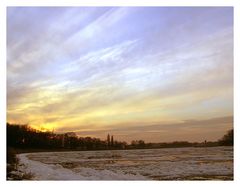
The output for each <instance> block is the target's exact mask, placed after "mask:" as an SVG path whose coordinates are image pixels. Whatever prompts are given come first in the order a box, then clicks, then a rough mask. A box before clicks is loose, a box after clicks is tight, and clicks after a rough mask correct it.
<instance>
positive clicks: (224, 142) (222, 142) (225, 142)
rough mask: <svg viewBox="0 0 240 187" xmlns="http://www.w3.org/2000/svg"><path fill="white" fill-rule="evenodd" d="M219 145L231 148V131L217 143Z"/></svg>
mask: <svg viewBox="0 0 240 187" xmlns="http://www.w3.org/2000/svg"><path fill="white" fill-rule="evenodd" d="M218 142H219V145H224V146H232V145H233V129H231V130H229V131H228V132H227V134H225V135H224V136H223V137H222V139H220V140H219V141H218Z"/></svg>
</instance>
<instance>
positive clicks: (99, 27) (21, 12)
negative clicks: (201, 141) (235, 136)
mask: <svg viewBox="0 0 240 187" xmlns="http://www.w3.org/2000/svg"><path fill="white" fill-rule="evenodd" d="M43 13H44V17H43V19H42V18H41V15H42V14H43ZM189 16H191V19H189ZM216 18H217V19H216ZM219 20H221V21H219ZM7 49H8V54H7V58H8V59H7V80H8V82H7V92H8V93H7V94H8V99H7V100H8V109H7V110H8V120H9V121H14V122H17V121H21V122H24V123H26V122H29V123H31V124H32V125H34V126H40V125H41V126H44V127H49V128H53V127H54V128H55V129H56V130H59V131H67V130H74V129H76V130H80V131H81V130H84V129H85V131H86V134H87V133H94V132H95V131H94V130H96V132H99V133H102V134H101V136H102V135H103V131H100V130H101V129H102V130H109V131H111V130H113V131H114V129H115V131H117V130H116V129H117V127H118V126H121V125H122V124H127V125H128V126H129V128H130V129H131V128H135V126H136V124H144V125H145V127H146V128H145V127H144V128H145V130H146V134H148V135H149V134H151V133H153V134H154V137H155V139H157V138H159V137H158V136H157V133H159V134H161V132H163V131H164V132H165V130H164V129H162V130H161V129H160V128H159V129H158V127H157V126H154V128H156V129H154V128H151V125H152V124H158V123H159V124H165V123H166V124H170V123H172V124H180V122H181V121H184V120H186V119H189V117H191V118H193V119H195V121H194V123H195V124H196V123H197V122H196V120H205V119H207V118H209V119H210V118H211V119H213V118H217V117H221V116H231V115H232V113H233V54H232V53H233V26H232V9H231V8H230V9H228V8H216V9H215V8H197V9H194V8H183V9H181V8H163V7H155V8H145V7H144V8H141V7H101V8H99V7H91V8H90V7H81V8H56V9H55V8H8V42H7ZM202 122H203V123H205V122H204V121H202ZM191 123H193V122H191ZM147 126H149V129H148V128H147ZM183 126H185V127H187V122H184V125H183ZM203 126H204V125H203ZM159 127H160V126H159ZM161 127H162V128H164V125H161ZM174 127H176V128H177V126H174ZM225 127H226V126H224V128H225ZM189 128H190V127H189ZM224 128H222V130H225V129H224ZM140 129H141V128H140ZM168 129H171V128H170V126H168ZM182 129H183V128H182ZM193 129H194V128H193ZM206 129H208V128H207V127H206ZM188 131H189V130H188V129H186V133H185V135H186V136H188V135H187V132H188ZM200 131H201V132H205V130H203V129H202V128H201V130H200ZM168 132H170V131H168ZM81 133H84V132H82V131H81ZM132 133H133V134H134V136H135V137H137V136H138V133H140V131H139V130H137V127H136V129H133V130H132ZM194 133H195V134H198V133H197V131H195V132H194ZM121 134H122V136H124V137H126V136H125V135H124V134H127V131H126V130H124V131H122V132H121ZM183 134H184V133H183V131H182V132H181V136H182V137H184V136H183ZM200 134H201V133H200ZM219 134H220V131H219ZM219 134H218V135H219ZM145 136H147V135H145ZM145 136H144V138H146V139H148V138H147V137H145ZM150 136H151V135H150ZM216 136H217V135H216ZM216 136H215V138H216ZM142 137H143V136H142ZM179 137H180V135H179ZM199 137H200V135H199Z"/></svg>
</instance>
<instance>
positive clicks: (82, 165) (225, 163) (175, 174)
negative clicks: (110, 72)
mask: <svg viewBox="0 0 240 187" xmlns="http://www.w3.org/2000/svg"><path fill="white" fill-rule="evenodd" d="M18 158H19V160H20V165H19V170H20V171H22V172H26V173H29V172H30V173H32V174H33V175H34V177H33V180H194V179H196V180H201V179H202V180H232V179H233V147H209V148H171V149H145V150H144V149H142V150H114V151H112V150H111V151H110V150H109V151H81V152H80V151H78V152H46V153H27V154H19V155H18Z"/></svg>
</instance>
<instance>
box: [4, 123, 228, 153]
mask: <svg viewBox="0 0 240 187" xmlns="http://www.w3.org/2000/svg"><path fill="white" fill-rule="evenodd" d="M231 145H233V129H232V130H229V131H228V132H227V134H226V135H224V136H223V137H222V138H221V139H220V140H218V141H216V142H208V141H206V140H205V141H204V142H201V143H199V142H195V143H191V142H187V141H175V142H170V143H145V142H144V141H143V140H133V141H132V142H131V144H127V143H126V142H121V141H116V140H114V138H113V136H110V135H109V134H108V135H107V137H106V140H100V139H99V138H92V137H78V136H77V135H76V134H75V133H74V132H68V133H64V134H55V133H53V132H42V131H38V130H35V129H33V128H31V127H29V126H28V125H18V124H9V123H7V147H13V148H20V149H51V150H53V149H55V150H61V149H62V150H66V149H67V150H106V149H151V148H171V147H210V146H231Z"/></svg>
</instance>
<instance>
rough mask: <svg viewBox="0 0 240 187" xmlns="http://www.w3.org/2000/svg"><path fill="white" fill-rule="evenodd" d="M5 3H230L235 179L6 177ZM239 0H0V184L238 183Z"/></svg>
mask: <svg viewBox="0 0 240 187" xmlns="http://www.w3.org/2000/svg"><path fill="white" fill-rule="evenodd" d="M8 6H233V7H234V181H230V182H227V181H219V182H216V181H213V182H211V181H197V182H194V181H153V182H151V181H141V182H140V181H135V182H134V181H118V182H114V184H113V182H109V181H93V182H90V181H59V182H57V181H49V182H47V181H39V182H34V181H29V182H28V181H26V182H25V181H24V182H17V181H6V8H7V7H8ZM239 18H240V3H239V1H238V0H201V1H198V0H128V1H127V0H125V1H124V0H85V1H84V0H82V1H77V0H75V1H74V0H38V1H37V0H2V1H1V2H0V23H1V27H0V51H1V55H0V56H1V67H0V88H1V89H0V124H1V125H0V128H1V129H0V133H1V136H0V137H1V138H2V139H1V141H0V148H1V154H0V183H1V186H5V185H10V186H12V185H13V186H15V185H16V186H17V185H18V186H19V185H20V186H24V187H25V186H32V185H36V186H42V185H64V186H65V185H79V184H80V185H93V186H96V185H102V186H104V187H108V186H111V187H112V186H113V185H114V186H117V187H118V186H119V187H120V186H121V187H122V186H123V185H137V186H145V185H151V186H159V185H163V186H165V185H173V186H175V185H176V186H179V185H180V186H184V187H187V186H192V185H194V186H202V185H209V186H210V185H216V186H220V187H221V186H223V185H233V186H239V181H240V168H239V167H240V161H239V158H240V152H239V151H240V145H239V144H240V141H239V139H240V133H239V125H240V114H239V111H240V84H239V79H240V76H239V73H240V53H239V52H238V51H237V49H238V50H239V49H240V30H239V29H240V27H239V26H240V20H239Z"/></svg>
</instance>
